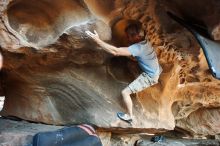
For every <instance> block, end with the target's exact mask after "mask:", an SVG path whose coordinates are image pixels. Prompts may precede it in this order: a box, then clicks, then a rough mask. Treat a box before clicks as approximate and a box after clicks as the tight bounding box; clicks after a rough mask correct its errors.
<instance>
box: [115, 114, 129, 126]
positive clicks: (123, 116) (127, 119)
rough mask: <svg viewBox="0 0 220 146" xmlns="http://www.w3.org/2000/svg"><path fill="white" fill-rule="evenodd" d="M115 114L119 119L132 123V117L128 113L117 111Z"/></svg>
mask: <svg viewBox="0 0 220 146" xmlns="http://www.w3.org/2000/svg"><path fill="white" fill-rule="evenodd" d="M117 116H118V118H119V119H121V120H123V121H125V122H127V123H129V124H131V125H132V118H131V117H130V116H129V115H128V114H125V113H123V112H118V113H117Z"/></svg>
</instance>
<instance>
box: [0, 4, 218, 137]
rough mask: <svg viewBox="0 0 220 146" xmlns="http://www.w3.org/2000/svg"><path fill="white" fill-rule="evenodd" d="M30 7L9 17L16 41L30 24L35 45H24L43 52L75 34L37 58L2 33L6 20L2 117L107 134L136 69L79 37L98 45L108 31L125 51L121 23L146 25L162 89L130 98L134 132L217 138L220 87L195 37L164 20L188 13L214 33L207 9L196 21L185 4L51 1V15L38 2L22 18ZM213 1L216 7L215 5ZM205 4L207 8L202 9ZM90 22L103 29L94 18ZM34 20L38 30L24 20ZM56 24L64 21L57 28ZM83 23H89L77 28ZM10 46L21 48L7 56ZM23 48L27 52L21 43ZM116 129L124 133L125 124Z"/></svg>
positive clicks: (13, 6)
mask: <svg viewBox="0 0 220 146" xmlns="http://www.w3.org/2000/svg"><path fill="white" fill-rule="evenodd" d="M31 2H32V1H26V0H24V1H17V2H16V1H15V2H14V3H12V4H11V6H9V7H8V11H7V12H8V18H9V24H10V26H11V27H12V28H13V29H14V30H16V33H18V34H19V35H20V36H22V37H21V38H23V39H24V37H28V36H29V35H27V34H28V33H23V34H22V33H20V30H19V27H17V25H21V26H22V28H23V26H24V27H26V26H27V24H28V27H30V28H31V31H33V32H32V33H33V34H34V35H36V37H39V39H36V40H34V39H33V41H32V40H31V39H27V40H25V41H26V42H27V43H29V44H30V43H32V44H33V43H34V45H36V44H39V45H42V46H44V45H47V44H50V43H53V42H54V41H56V39H57V38H58V37H59V36H60V35H61V34H62V33H63V32H64V31H66V29H67V28H69V27H71V26H73V27H72V28H71V29H69V30H68V31H66V34H63V35H62V36H61V37H60V38H59V39H58V40H57V41H56V42H55V43H54V44H52V45H50V46H47V47H44V48H42V49H41V50H38V51H36V50H35V49H31V48H26V47H23V48H19V47H20V46H22V42H20V39H19V37H17V35H12V34H11V32H10V30H7V29H6V28H7V26H5V23H4V22H5V21H2V23H0V27H1V31H0V34H1V36H2V38H4V40H1V41H0V43H1V46H2V48H3V55H4V58H5V61H4V69H3V77H4V89H5V95H6V103H5V105H6V106H5V108H4V110H3V112H2V114H4V115H13V116H18V117H20V118H23V119H27V120H32V121H39V122H45V123H50V124H68V123H79V122H91V123H93V124H96V125H98V126H100V127H107V128H111V127H110V125H109V124H110V123H111V122H114V121H115V120H116V116H115V113H116V112H117V111H122V110H124V109H123V105H122V102H121V98H120V91H121V90H122V89H123V88H124V87H125V86H126V85H127V84H128V83H129V82H130V81H132V80H133V79H134V78H135V76H137V75H138V73H139V69H138V68H137V67H136V66H137V64H136V63H135V62H133V61H131V60H130V59H126V58H115V57H112V56H111V55H108V54H106V53H104V52H103V51H101V50H98V47H97V46H96V44H94V43H93V42H91V41H90V40H89V39H87V38H86V37H85V35H84V31H85V30H87V29H89V30H93V29H98V32H99V33H100V35H101V38H102V39H105V40H110V38H111V33H110V27H112V32H113V36H114V37H113V39H112V40H111V41H112V42H115V43H117V45H123V46H126V45H127V44H128V42H126V41H124V40H125V36H124V31H123V29H124V27H125V25H126V21H125V20H124V19H125V18H126V19H131V18H132V19H137V20H140V21H141V22H142V23H143V26H144V28H145V29H146V32H147V35H148V38H149V40H150V41H151V42H152V44H153V46H154V48H155V50H156V52H157V55H158V58H159V61H160V63H161V65H162V67H163V73H162V75H161V77H160V80H159V83H158V84H157V85H155V86H153V87H151V88H149V89H146V90H144V91H143V92H140V93H138V94H137V95H138V97H137V98H133V100H134V107H135V108H134V110H135V111H134V113H135V115H136V118H137V123H136V125H135V126H134V127H135V128H137V129H138V130H146V129H148V128H155V129H160V128H164V129H173V128H174V127H175V126H177V127H180V128H182V129H185V130H187V131H190V132H191V133H192V134H194V135H215V134H217V133H220V128H219V127H220V120H219V117H220V113H219V111H220V109H219V108H220V93H219V85H220V82H219V81H218V80H216V79H214V78H213V77H212V76H211V74H210V73H209V71H208V66H207V63H206V60H205V57H204V55H203V53H202V51H201V49H200V47H199V46H198V44H197V43H196V41H195V39H194V38H193V37H192V35H191V34H190V33H189V32H188V31H186V30H185V29H183V28H182V27H181V26H180V25H178V24H177V23H175V22H174V21H172V20H171V19H170V18H169V17H168V16H167V15H166V10H167V9H169V10H172V11H176V12H178V14H182V16H183V17H186V14H188V15H189V14H192V16H191V17H192V18H191V19H193V18H194V19H200V21H204V23H205V24H206V25H207V26H208V27H209V29H210V32H211V30H212V28H213V26H214V24H217V22H212V23H211V21H212V19H211V18H210V19H208V18H209V17H208V16H209V13H208V10H206V11H201V12H200V11H199V9H201V8H202V5H203V4H202V3H201V1H199V2H200V3H201V5H199V7H198V8H197V9H195V11H196V12H197V13H195V14H196V15H194V13H190V12H191V11H192V10H194V9H192V6H191V5H190V3H187V4H185V3H183V2H184V1H181V0H178V1H176V2H174V1H171V0H170V1H167V2H166V3H164V2H162V1H161V0H147V1H144V0H138V1H121V0H117V1H114V2H113V1H106V2H103V3H97V1H93V0H91V1H89V0H88V1H85V3H81V2H80V3H78V2H75V1H74V2H72V1H67V2H66V3H64V2H61V1H59V0H56V1H54V2H53V7H52V6H51V8H48V9H43V8H44V7H45V6H46V5H44V4H45V3H44V2H45V1H43V0H41V1H38V2H37V4H36V6H34V7H33V13H34V15H31V13H27V11H28V10H30V9H27V10H25V11H23V9H22V8H21V7H19V5H27V7H28V8H31V6H32V3H31ZM171 2H172V3H171ZM197 2H198V1H196V3H197ZM212 2H214V4H218V2H217V1H214V0H213V1H212ZM182 4H183V5H184V4H185V5H184V7H186V8H189V9H186V11H184V10H182V9H180V8H179V7H178V5H182ZM206 4H207V1H205V2H204V5H206ZM210 5H212V3H210ZM75 7H76V9H73V8H75ZM86 7H88V9H89V10H88V9H85V8H86ZM178 8H179V9H178ZM41 9H43V10H42V11H41V13H43V12H44V11H45V12H44V14H47V15H42V14H41V13H40V12H39V13H35V12H38V11H39V10H41ZM177 9H178V10H177ZM31 10H32V9H31ZM55 10H57V11H55ZM54 11H55V13H51V12H54ZM213 11H215V9H213ZM18 12H21V14H20V13H18ZM64 12H65V13H64ZM17 13H18V14H17ZM69 13H71V15H69ZM15 14H16V15H15ZM184 14H185V15H184ZM67 15H68V16H67ZM92 15H95V16H94V17H96V18H97V19H101V20H102V21H104V22H105V23H103V22H100V21H98V20H95V19H93V18H94V17H93V16H92ZM23 16H24V18H25V19H23ZM31 16H35V17H36V18H39V19H40V20H42V22H43V23H39V22H40V21H36V22H35V20H32V19H31V20H29V18H30V17H31ZM46 16H47V17H46ZM217 16H218V14H217V15H213V16H212V18H217ZM195 17H196V18H195ZM3 18H5V17H2V20H4V19H3ZM60 18H65V19H66V20H67V21H64V22H62V21H61V20H60ZM206 18H207V19H206ZM70 20H71V21H70ZM87 20H90V21H88V22H87V23H85V24H81V25H79V26H76V25H77V24H79V23H81V22H86V21H87ZM24 21H25V22H24ZM209 21H210V22H209ZM16 23H18V24H16ZM69 24H71V25H69ZM107 24H108V25H110V26H108V25H107ZM32 28H33V29H32ZM45 29H46V30H45ZM9 32H10V33H9ZM21 32H24V31H21ZM41 32H43V33H41ZM54 33H55V34H54ZM44 34H48V35H52V36H53V37H52V38H53V39H51V40H50V41H51V42H50V41H47V39H48V38H47V37H48V35H46V38H45V37H43V36H44ZM30 36H31V35H30ZM36 37H34V38H36ZM30 38H31V37H30ZM2 44H3V45H2ZM6 44H8V45H6ZM12 45H15V46H17V48H19V49H18V50H16V52H15V50H11V49H10V47H12V48H14V47H13V46H12ZM8 46H9V47H8ZM23 46H29V45H28V44H27V45H25V43H24V44H23ZM15 48H16V47H15ZM8 50H10V51H8ZM198 119H199V120H200V121H198ZM119 125H121V126H125V127H127V126H128V125H126V124H125V123H123V122H121V123H119ZM137 129H133V130H137ZM128 130H131V129H128Z"/></svg>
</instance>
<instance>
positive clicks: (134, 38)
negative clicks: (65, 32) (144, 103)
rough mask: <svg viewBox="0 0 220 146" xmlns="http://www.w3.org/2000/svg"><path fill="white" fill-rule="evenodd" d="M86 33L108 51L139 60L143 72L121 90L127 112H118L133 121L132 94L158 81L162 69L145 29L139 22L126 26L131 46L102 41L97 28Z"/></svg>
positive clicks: (123, 117)
mask: <svg viewBox="0 0 220 146" xmlns="http://www.w3.org/2000/svg"><path fill="white" fill-rule="evenodd" d="M140 24H141V23H140ZM86 34H87V35H88V36H89V37H91V38H92V39H93V40H94V41H95V42H96V43H97V44H98V45H100V47H102V49H103V50H105V51H107V52H108V53H111V54H113V55H115V56H133V57H135V58H136V60H137V61H138V64H139V66H140V68H141V69H142V71H143V73H142V74H140V75H139V76H138V77H137V78H136V79H135V80H134V81H133V82H132V83H130V84H129V85H128V86H127V87H126V88H125V89H124V90H122V92H121V93H122V97H123V101H124V103H125V106H126V108H127V114H126V113H123V112H118V113H117V116H118V117H119V118H120V119H121V120H123V121H126V122H128V123H132V119H133V118H134V117H133V112H132V105H133V103H132V100H131V97H130V95H131V94H132V93H137V92H139V91H142V90H143V89H145V88H147V87H150V86H152V85H154V84H156V83H158V78H159V76H160V73H161V71H162V69H161V67H160V65H159V62H158V59H157V56H156V53H155V51H154V49H153V47H152V46H151V43H150V42H149V41H146V40H145V32H144V29H142V27H141V25H138V24H137V23H131V24H130V25H128V26H127V27H126V29H125V34H126V36H127V39H128V41H129V42H131V44H132V45H130V46H129V47H115V46H113V45H110V44H108V43H106V42H104V41H102V40H101V39H100V38H99V35H98V33H97V32H96V31H95V30H94V33H92V32H90V31H86Z"/></svg>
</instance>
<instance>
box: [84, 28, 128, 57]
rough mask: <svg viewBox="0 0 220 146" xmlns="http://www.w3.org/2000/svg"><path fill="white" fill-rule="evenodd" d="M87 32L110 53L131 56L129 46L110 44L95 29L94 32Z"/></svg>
mask: <svg viewBox="0 0 220 146" xmlns="http://www.w3.org/2000/svg"><path fill="white" fill-rule="evenodd" d="M86 34H87V35H88V36H90V37H91V38H92V39H93V40H94V41H95V42H96V43H97V44H98V45H100V47H102V48H103V49H104V50H105V51H107V52H108V53H111V54H113V55H115V56H131V53H130V52H129V51H128V48H127V47H119V48H118V47H115V46H113V45H110V44H108V43H106V42H104V41H102V40H101V39H100V38H99V35H98V33H97V32H96V31H95V30H94V33H92V32H90V31H86Z"/></svg>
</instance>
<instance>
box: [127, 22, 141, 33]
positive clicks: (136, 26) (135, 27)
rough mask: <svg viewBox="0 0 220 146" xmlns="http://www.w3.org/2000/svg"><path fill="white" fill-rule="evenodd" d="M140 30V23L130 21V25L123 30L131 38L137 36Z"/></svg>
mask: <svg viewBox="0 0 220 146" xmlns="http://www.w3.org/2000/svg"><path fill="white" fill-rule="evenodd" d="M141 29H142V27H141V22H139V21H135V20H130V23H129V24H128V26H127V27H126V28H125V32H126V34H127V35H128V36H129V37H133V36H136V35H139V33H140V31H141Z"/></svg>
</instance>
